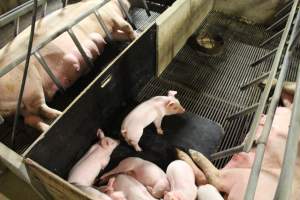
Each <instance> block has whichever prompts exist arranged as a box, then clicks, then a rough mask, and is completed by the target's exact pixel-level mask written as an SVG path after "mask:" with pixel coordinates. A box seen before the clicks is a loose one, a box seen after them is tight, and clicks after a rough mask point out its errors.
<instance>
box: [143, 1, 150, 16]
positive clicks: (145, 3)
mask: <svg viewBox="0 0 300 200" xmlns="http://www.w3.org/2000/svg"><path fill="white" fill-rule="evenodd" d="M142 3H143V6H144V8H145V10H146V13H147V15H148V16H149V17H150V16H151V13H150V10H149V7H148V5H147V2H146V0H142Z"/></svg>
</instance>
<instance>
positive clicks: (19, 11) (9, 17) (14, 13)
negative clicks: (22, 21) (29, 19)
mask: <svg viewBox="0 0 300 200" xmlns="http://www.w3.org/2000/svg"><path fill="white" fill-rule="evenodd" d="M45 2H46V0H38V6H40V5H41V4H43V3H45ZM32 7H33V1H32V0H30V1H27V2H26V3H24V4H22V5H20V6H18V7H16V8H14V9H12V10H10V11H8V12H6V13H4V14H3V15H0V27H2V26H4V25H6V24H8V23H10V22H12V21H14V20H15V19H16V18H17V17H21V16H22V15H24V14H26V13H27V12H29V11H31V10H32Z"/></svg>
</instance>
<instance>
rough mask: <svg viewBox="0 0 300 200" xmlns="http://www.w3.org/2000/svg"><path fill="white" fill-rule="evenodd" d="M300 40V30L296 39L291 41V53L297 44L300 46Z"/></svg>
mask: <svg viewBox="0 0 300 200" xmlns="http://www.w3.org/2000/svg"><path fill="white" fill-rule="evenodd" d="M299 38H300V30H298V32H297V34H296V36H295V38H294V39H293V40H292V41H291V46H290V48H289V51H292V50H293V49H294V48H295V47H296V45H297V44H299Z"/></svg>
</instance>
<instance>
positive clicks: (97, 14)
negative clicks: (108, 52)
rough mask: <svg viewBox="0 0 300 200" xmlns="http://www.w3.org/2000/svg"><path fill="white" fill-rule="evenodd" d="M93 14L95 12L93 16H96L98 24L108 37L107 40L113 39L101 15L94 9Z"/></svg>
mask: <svg viewBox="0 0 300 200" xmlns="http://www.w3.org/2000/svg"><path fill="white" fill-rule="evenodd" d="M94 14H95V16H96V18H97V20H98V22H99V24H100V26H101V27H102V28H103V31H104V32H105V34H106V35H107V38H108V40H109V42H111V41H112V40H113V38H112V36H111V34H110V32H109V30H108V28H107V26H106V24H105V23H104V21H103V19H102V17H101V15H100V13H99V12H98V11H97V10H95V12H94Z"/></svg>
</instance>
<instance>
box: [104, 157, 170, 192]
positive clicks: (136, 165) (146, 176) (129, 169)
mask: <svg viewBox="0 0 300 200" xmlns="http://www.w3.org/2000/svg"><path fill="white" fill-rule="evenodd" d="M120 173H125V174H127V175H129V176H132V177H133V178H135V179H136V180H138V181H139V182H140V183H142V184H143V185H144V186H146V188H147V189H148V191H149V192H150V193H151V194H152V196H154V197H156V198H161V197H162V196H163V194H164V192H165V191H168V190H170V184H169V181H168V179H167V175H166V174H165V173H164V171H163V170H162V169H160V168H159V167H158V166H157V165H155V164H154V163H152V162H149V161H146V160H144V159H141V158H138V157H129V158H126V159H124V160H122V161H121V162H120V163H119V165H118V166H117V167H116V168H114V169H113V170H112V171H110V172H108V173H106V174H104V175H103V176H102V177H101V179H107V178H109V177H111V176H114V175H116V174H120Z"/></svg>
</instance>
